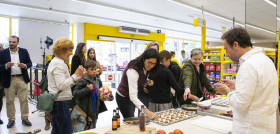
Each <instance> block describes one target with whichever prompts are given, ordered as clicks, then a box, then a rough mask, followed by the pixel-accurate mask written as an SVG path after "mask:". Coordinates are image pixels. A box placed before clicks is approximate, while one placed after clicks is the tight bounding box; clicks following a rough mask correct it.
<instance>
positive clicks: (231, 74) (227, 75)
mask: <svg viewBox="0 0 280 134" xmlns="http://www.w3.org/2000/svg"><path fill="white" fill-rule="evenodd" d="M230 75H236V74H222V76H230Z"/></svg>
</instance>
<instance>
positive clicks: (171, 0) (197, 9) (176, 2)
mask: <svg viewBox="0 0 280 134" xmlns="http://www.w3.org/2000/svg"><path fill="white" fill-rule="evenodd" d="M168 1H170V2H173V3H175V4H178V5H181V6H185V7H188V8H191V9H193V10H196V11H199V12H200V11H201V10H200V9H199V8H195V7H192V6H189V5H186V4H183V3H181V2H178V1H174V0H168Z"/></svg>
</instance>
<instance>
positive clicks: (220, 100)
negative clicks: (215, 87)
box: [211, 97, 228, 107]
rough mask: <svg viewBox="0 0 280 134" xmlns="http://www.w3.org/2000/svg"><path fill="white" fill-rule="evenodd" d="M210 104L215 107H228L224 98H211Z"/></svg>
mask: <svg viewBox="0 0 280 134" xmlns="http://www.w3.org/2000/svg"><path fill="white" fill-rule="evenodd" d="M211 103H212V105H217V106H224V107H227V106H228V100H227V98H226V97H217V98H213V99H211Z"/></svg>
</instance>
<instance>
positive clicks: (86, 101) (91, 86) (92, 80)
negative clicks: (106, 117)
mask: <svg viewBox="0 0 280 134" xmlns="http://www.w3.org/2000/svg"><path fill="white" fill-rule="evenodd" d="M84 67H85V69H86V71H87V75H86V76H85V77H84V78H83V79H81V80H80V81H79V83H77V85H76V87H75V89H74V91H73V95H74V97H75V103H76V105H78V106H79V107H80V108H81V109H82V110H83V111H84V112H85V114H86V115H87V116H88V117H90V118H91V119H92V123H91V125H90V127H89V129H93V128H95V127H96V121H97V118H98V114H99V113H101V112H104V111H107V108H106V106H105V103H104V102H103V101H101V100H100V99H99V94H98V89H99V88H100V87H102V83H101V81H100V80H99V79H98V78H97V77H96V74H97V66H96V62H95V61H93V60H88V61H86V63H85V65H84ZM86 120H87V121H88V119H86Z"/></svg>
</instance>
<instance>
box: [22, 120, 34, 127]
mask: <svg viewBox="0 0 280 134" xmlns="http://www.w3.org/2000/svg"><path fill="white" fill-rule="evenodd" d="M22 124H23V125H25V126H32V123H31V122H30V121H29V120H28V119H23V120H22Z"/></svg>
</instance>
